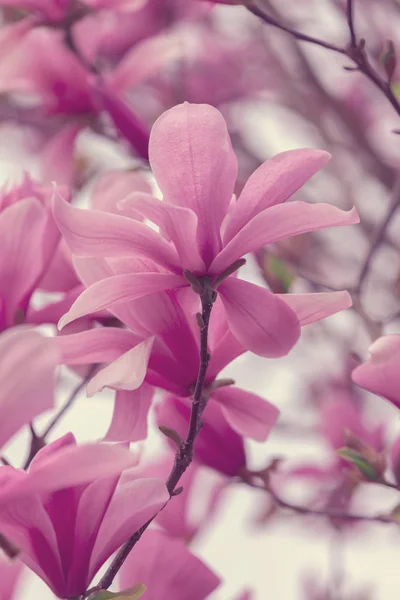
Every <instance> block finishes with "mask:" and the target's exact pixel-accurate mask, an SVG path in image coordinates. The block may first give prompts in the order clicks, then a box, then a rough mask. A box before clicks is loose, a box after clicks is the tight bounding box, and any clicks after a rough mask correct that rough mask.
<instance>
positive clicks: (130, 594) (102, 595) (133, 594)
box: [88, 583, 147, 600]
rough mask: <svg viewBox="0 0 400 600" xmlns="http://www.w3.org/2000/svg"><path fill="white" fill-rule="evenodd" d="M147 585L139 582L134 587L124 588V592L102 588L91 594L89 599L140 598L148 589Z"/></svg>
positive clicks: (132, 599) (123, 599) (115, 599)
mask: <svg viewBox="0 0 400 600" xmlns="http://www.w3.org/2000/svg"><path fill="white" fill-rule="evenodd" d="M146 589H147V588H146V586H145V585H144V584H143V583H137V584H136V585H134V586H133V587H131V588H129V589H127V590H123V591H122V592H108V591H107V590H100V591H99V592H95V594H93V596H92V595H91V596H89V599H88V600H138V598H140V597H141V596H142V595H143V594H144V593H145V591H146Z"/></svg>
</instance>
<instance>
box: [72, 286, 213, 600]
mask: <svg viewBox="0 0 400 600" xmlns="http://www.w3.org/2000/svg"><path fill="white" fill-rule="evenodd" d="M199 284H200V285H201V287H202V292H201V293H199V295H200V299H201V306H202V313H201V320H200V319H199V321H201V327H200V364H199V371H198V375H197V381H196V386H195V390H194V394H193V399H192V405H191V413H190V422H189V429H188V433H187V436H186V438H185V440H184V441H183V442H182V445H181V446H180V448H179V449H178V451H177V453H176V455H175V460H174V464H173V467H172V469H171V472H170V474H169V476H168V479H167V481H166V486H167V490H168V492H169V494H170V498H171V497H172V496H173V495H174V491H175V490H176V486H177V484H178V483H179V481H180V479H181V477H182V475H183V474H184V473H185V471H186V469H187V468H188V467H189V465H190V463H191V462H192V459H193V447H194V442H195V440H196V437H197V436H198V434H199V433H200V430H201V427H202V420H201V417H202V414H203V411H204V409H205V407H206V403H207V398H206V396H205V394H204V385H205V380H206V374H207V369H208V364H209V361H210V354H209V352H208V328H209V322H210V316H211V310H212V306H213V302H214V300H215V294H216V292H215V290H213V288H212V287H211V285H210V283H209V281H208V279H206V278H204V280H203V281H199ZM156 516H157V515H155V516H154V517H153V518H152V519H150V520H149V521H148V522H147V523H145V524H144V525H143V526H142V527H141V528H140V529H139V530H138V531H136V532H135V533H134V534H133V535H132V536H131V537H130V538H129V540H128V541H127V542H126V543H125V544H124V545H123V546H122V548H121V549H120V550H119V552H118V553H117V555H116V557H115V558H114V560H113V561H112V563H111V565H110V567H109V568H108V569H107V571H106V573H105V574H104V576H103V577H102V578H101V580H100V582H99V584H98V586H96V588H93V589H92V590H89V591H88V592H86V594H85V595H84V598H85V597H87V596H88V595H90V593H92V592H93V591H95V590H106V589H108V588H109V587H110V585H111V584H112V582H113V580H114V578H115V576H116V575H117V573H118V571H119V570H120V568H121V567H122V565H123V564H124V562H125V560H126V559H127V557H128V555H129V553H130V552H131V550H132V548H133V547H134V546H135V545H136V544H137V542H138V541H139V540H140V538H141V537H142V535H143V533H144V532H145V531H146V529H147V528H148V526H149V525H150V523H151V522H152V521H153V520H154V518H155V517H156Z"/></svg>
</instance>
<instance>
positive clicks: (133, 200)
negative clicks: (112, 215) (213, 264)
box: [119, 192, 205, 273]
mask: <svg viewBox="0 0 400 600" xmlns="http://www.w3.org/2000/svg"><path fill="white" fill-rule="evenodd" d="M119 206H120V207H121V209H123V210H124V211H126V209H127V208H128V207H131V208H132V209H133V210H134V211H135V212H139V213H140V214H142V215H143V217H146V218H147V219H149V220H150V221H152V222H153V223H154V224H155V225H157V226H158V227H159V228H160V230H161V231H162V232H163V233H166V234H167V236H168V238H169V239H171V241H172V242H173V244H174V246H175V248H176V250H177V252H178V255H179V258H180V259H181V265H182V269H188V270H189V271H191V272H192V273H196V272H199V273H204V270H205V265H204V262H203V260H202V258H201V256H200V254H199V251H198V249H197V247H196V245H195V244H194V243H193V240H196V236H197V216H196V214H195V213H194V212H193V211H192V210H190V209H189V208H184V207H180V206H173V205H171V204H168V203H167V202H163V201H161V200H157V198H153V197H152V196H151V195H150V194H139V193H137V192H134V193H133V194H131V195H130V196H128V197H127V198H125V200H123V201H122V202H120V203H119Z"/></svg>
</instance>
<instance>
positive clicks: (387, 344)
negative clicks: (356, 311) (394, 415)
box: [352, 334, 400, 408]
mask: <svg viewBox="0 0 400 600" xmlns="http://www.w3.org/2000/svg"><path fill="white" fill-rule="evenodd" d="M368 350H369V352H370V354H371V356H370V358H369V359H368V360H367V361H366V362H365V363H364V364H362V365H360V366H359V367H357V368H356V369H355V370H354V371H353V373H352V379H353V381H354V383H357V385H359V386H360V387H362V388H364V389H366V390H369V391H370V392H373V393H374V394H378V395H379V396H383V397H384V398H387V399H388V400H390V402H393V404H395V405H396V406H398V407H399V408H400V335H395V334H393V335H387V336H384V337H381V338H378V339H377V340H375V342H374V343H373V344H372V345H371V346H370V347H369V349H368Z"/></svg>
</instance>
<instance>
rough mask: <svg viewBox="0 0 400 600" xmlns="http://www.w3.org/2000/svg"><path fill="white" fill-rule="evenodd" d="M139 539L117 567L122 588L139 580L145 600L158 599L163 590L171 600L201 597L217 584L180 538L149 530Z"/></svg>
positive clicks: (205, 595) (163, 594) (211, 590)
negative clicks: (140, 542) (144, 593)
mask: <svg viewBox="0 0 400 600" xmlns="http://www.w3.org/2000/svg"><path fill="white" fill-rule="evenodd" d="M142 541H143V545H142V547H141V549H140V548H139V549H138V551H135V550H136V549H135V550H134V551H133V552H132V553H131V554H130V556H129V557H128V559H127V561H126V562H125V564H124V565H123V567H122V569H121V585H122V588H126V587H129V586H132V585H133V584H134V583H135V582H137V581H141V582H143V583H144V585H145V586H146V588H147V589H146V594H147V598H148V600H160V599H161V598H163V597H164V596H165V590H168V596H169V597H170V598H171V599H172V598H173V600H189V598H190V600H204V599H205V598H208V597H209V596H210V594H212V592H213V591H214V590H215V589H216V588H217V587H218V585H219V584H220V579H219V578H218V577H217V576H216V575H215V574H214V573H213V572H212V571H211V569H209V568H208V567H207V566H206V565H205V564H204V563H203V562H202V561H201V560H200V559H199V558H197V556H195V555H194V554H192V553H191V552H190V551H189V550H188V549H187V547H186V545H185V544H184V542H183V541H182V540H179V539H174V538H171V537H169V536H168V535H167V534H166V533H165V532H162V531H158V530H151V531H147V535H145V536H143V540H142Z"/></svg>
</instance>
